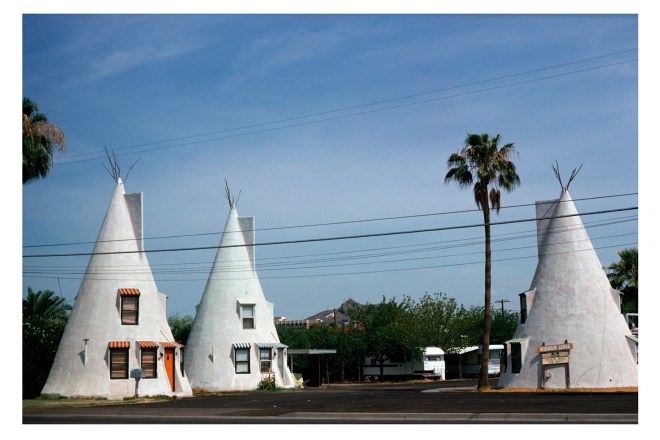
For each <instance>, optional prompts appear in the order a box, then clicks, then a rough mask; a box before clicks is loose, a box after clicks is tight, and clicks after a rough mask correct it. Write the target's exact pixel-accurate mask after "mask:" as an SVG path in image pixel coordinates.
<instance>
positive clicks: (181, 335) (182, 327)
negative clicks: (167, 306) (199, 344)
mask: <svg viewBox="0 0 660 440" xmlns="http://www.w3.org/2000/svg"><path fill="white" fill-rule="evenodd" d="M167 323H168V324H169V326H170V329H171V330H172V336H174V340H175V341H177V342H180V343H181V344H183V345H186V343H187V342H188V336H190V330H192V323H193V317H192V316H190V315H186V316H179V315H172V316H170V317H169V318H167Z"/></svg>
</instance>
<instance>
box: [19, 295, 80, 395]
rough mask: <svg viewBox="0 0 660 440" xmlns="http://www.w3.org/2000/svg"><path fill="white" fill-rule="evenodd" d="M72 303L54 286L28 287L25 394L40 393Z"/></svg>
mask: <svg viewBox="0 0 660 440" xmlns="http://www.w3.org/2000/svg"><path fill="white" fill-rule="evenodd" d="M70 310H71V306H70V305H69V304H66V303H65V300H64V298H62V297H60V296H56V295H55V294H54V293H53V291H51V290H43V291H41V290H40V291H38V292H34V291H33V290H32V288H31V287H28V295H27V297H26V298H24V299H23V398H24V399H29V398H33V397H36V396H38V395H39V394H40V393H41V389H42V388H43V386H44V384H45V383H46V379H48V373H49V372H50V369H51V367H52V366H53V361H54V360H55V354H56V353H57V347H58V346H59V344H60V339H61V338H62V334H63V333H64V328H65V327H66V322H67V319H68V316H69V311H70Z"/></svg>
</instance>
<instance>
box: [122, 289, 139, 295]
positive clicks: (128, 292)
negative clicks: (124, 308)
mask: <svg viewBox="0 0 660 440" xmlns="http://www.w3.org/2000/svg"><path fill="white" fill-rule="evenodd" d="M119 295H121V296H140V289H134V288H132V287H121V288H120V289H119Z"/></svg>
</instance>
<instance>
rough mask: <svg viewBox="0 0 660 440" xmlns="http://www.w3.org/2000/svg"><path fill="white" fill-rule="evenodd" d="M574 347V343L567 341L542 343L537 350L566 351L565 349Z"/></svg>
mask: <svg viewBox="0 0 660 440" xmlns="http://www.w3.org/2000/svg"><path fill="white" fill-rule="evenodd" d="M572 349H573V344H571V343H570V342H567V343H564V344H553V345H541V346H540V347H538V348H537V349H536V351H537V352H539V353H547V352H549V351H564V350H572Z"/></svg>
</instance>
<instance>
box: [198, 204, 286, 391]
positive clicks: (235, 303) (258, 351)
mask: <svg viewBox="0 0 660 440" xmlns="http://www.w3.org/2000/svg"><path fill="white" fill-rule="evenodd" d="M228 199H229V200H230V211H229V217H228V218H227V223H226V224H225V229H224V232H223V234H222V238H221V240H220V247H219V248H218V252H217V254H216V257H215V261H214V263H213V268H212V270H211V274H210V275H209V279H208V281H207V284H206V288H205V289H204V294H203V295H202V299H201V301H200V303H199V305H198V306H197V313H196V315H195V319H194V321H193V324H192V330H191V332H190V336H189V337H188V342H187V349H186V374H187V375H188V378H189V380H190V384H191V386H192V387H193V388H194V389H202V390H207V391H231V390H233V391H239V390H253V389H257V388H258V387H259V384H260V382H261V381H262V380H271V381H272V380H274V381H275V384H276V386H278V387H280V388H292V387H294V386H295V385H296V382H295V379H294V377H293V375H292V374H291V371H290V370H289V368H288V366H287V362H286V359H287V347H286V346H285V345H284V344H281V343H280V340H279V337H278V335H277V330H276V329H275V324H274V322H273V304H272V303H269V302H267V301H266V299H265V297H264V294H263V291H262V289H261V284H260V282H259V278H258V277H257V272H256V270H255V259H254V246H252V245H253V244H254V217H239V216H238V214H237V212H236V203H235V202H234V201H233V200H232V199H231V198H230V197H229V193H228Z"/></svg>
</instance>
